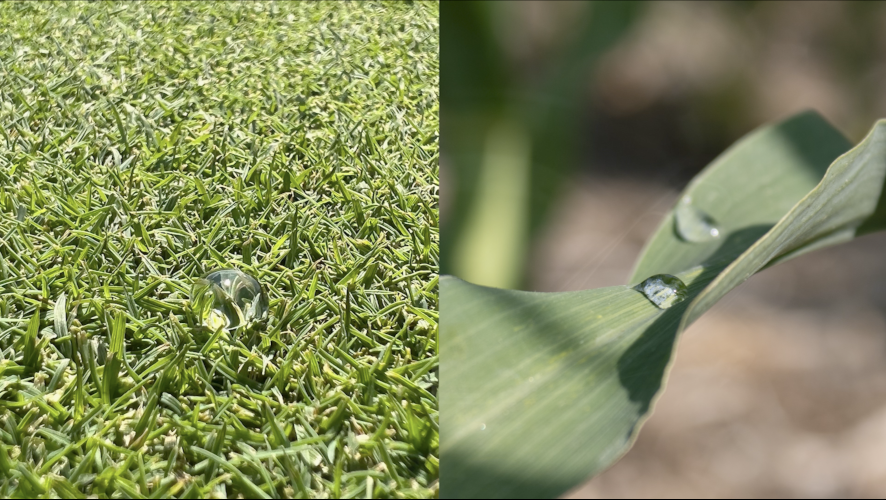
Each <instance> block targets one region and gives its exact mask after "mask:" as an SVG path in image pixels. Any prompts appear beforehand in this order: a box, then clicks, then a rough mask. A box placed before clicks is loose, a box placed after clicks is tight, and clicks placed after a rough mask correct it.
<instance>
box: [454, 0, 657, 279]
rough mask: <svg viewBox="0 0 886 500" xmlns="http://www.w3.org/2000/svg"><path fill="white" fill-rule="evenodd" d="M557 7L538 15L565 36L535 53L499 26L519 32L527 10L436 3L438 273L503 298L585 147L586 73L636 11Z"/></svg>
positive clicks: (610, 5) (612, 6) (618, 5)
mask: <svg viewBox="0 0 886 500" xmlns="http://www.w3.org/2000/svg"><path fill="white" fill-rule="evenodd" d="M554 3H555V5H553V6H548V5H546V6H545V7H544V8H543V9H541V10H539V9H538V8H535V10H536V11H538V12H537V13H539V14H542V13H544V14H545V15H550V14H551V13H552V12H553V13H554V14H555V15H559V16H562V17H564V18H569V19H570V23H569V24H570V26H569V29H568V30H567V32H566V33H565V34H564V33H562V32H557V33H554V34H555V35H556V36H555V37H552V36H550V35H551V34H550V33H548V39H549V40H551V42H550V44H551V45H553V46H549V47H547V49H546V50H543V51H540V52H533V51H532V50H529V51H526V50H524V51H522V52H521V51H520V47H519V44H514V43H508V38H507V36H508V33H507V29H508V27H509V26H511V27H513V26H519V25H522V23H517V22H514V17H515V16H518V15H526V13H527V12H529V13H530V14H531V13H532V11H533V8H532V7H530V8H529V9H527V8H526V4H524V3H522V2H449V3H444V4H442V5H441V8H440V16H441V30H442V31H441V49H440V59H441V65H442V67H443V69H442V72H441V84H440V85H441V98H440V99H441V114H442V116H441V119H442V125H441V140H442V143H441V146H442V147H441V152H442V157H443V162H444V163H445V164H444V169H447V170H448V172H446V173H444V175H448V177H447V178H446V180H445V181H444V183H445V184H446V186H447V187H446V189H447V190H450V192H449V193H448V194H447V195H446V196H447V200H448V204H447V205H446V206H445V207H444V215H443V217H444V219H443V232H444V234H445V236H444V237H443V238H442V244H443V246H444V248H443V250H442V252H441V254H442V261H441V264H440V266H441V272H442V273H444V274H454V275H456V276H459V277H461V278H463V279H465V280H467V281H470V282H473V283H477V284H481V285H486V286H495V287H500V288H517V287H520V286H521V285H522V284H523V282H524V275H525V260H526V254H527V247H528V243H529V241H530V240H531V238H532V235H533V234H534V232H535V231H536V230H537V229H538V228H539V227H540V225H541V224H540V223H541V222H542V221H543V219H544V215H545V212H546V210H547V209H548V207H549V206H550V204H551V201H552V200H553V199H554V198H555V196H556V195H557V190H558V188H559V187H560V185H561V183H562V182H563V181H564V179H565V178H566V175H565V174H567V173H568V172H569V171H570V170H571V168H572V166H573V164H574V161H573V159H572V158H573V156H574V155H573V153H574V151H575V146H576V142H577V141H579V140H581V139H582V138H581V137H579V136H578V134H577V133H576V131H577V130H578V127H577V126H576V124H577V121H578V119H579V118H580V112H581V111H582V110H583V106H582V105H581V104H582V101H583V100H584V99H585V97H586V95H587V92H586V88H587V82H588V76H589V73H590V70H591V69H592V68H593V66H594V64H595V63H596V61H597V60H598V58H599V57H600V55H601V54H602V53H603V52H604V51H606V50H607V49H608V48H610V47H611V46H612V45H613V43H614V42H615V41H617V40H618V39H619V37H620V36H622V34H623V33H625V32H626V30H627V28H628V27H629V26H630V25H631V23H632V22H633V21H634V20H635V19H636V18H637V16H638V13H639V11H640V10H641V8H642V7H643V4H640V3H637V2H594V3H572V2H554ZM538 5H539V6H540V3H538ZM554 25H557V23H554ZM549 26H550V24H549ZM536 31H537V32H543V31H544V29H538V30H536ZM511 36H513V34H511ZM519 36H520V37H522V36H527V37H529V36H532V32H531V31H530V32H527V33H521V34H519ZM536 36H543V35H538V33H536ZM515 45H517V47H516V49H515ZM536 45H537V44H536ZM526 46H530V47H532V46H533V44H528V45H524V47H526Z"/></svg>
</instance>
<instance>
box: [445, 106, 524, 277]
mask: <svg viewBox="0 0 886 500" xmlns="http://www.w3.org/2000/svg"><path fill="white" fill-rule="evenodd" d="M520 125H521V124H520V122H519V121H515V120H503V121H501V122H500V123H499V124H497V125H495V126H494V127H493V128H491V129H490V130H489V133H488V134H487V136H486V148H485V153H484V156H483V163H482V164H481V166H480V174H479V178H478V180H477V186H476V190H477V191H476V197H477V200H476V202H475V205H474V209H473V210H471V212H469V213H468V217H467V220H466V221H465V223H464V229H463V233H464V234H463V235H462V237H461V239H460V240H459V245H458V247H456V249H455V252H456V253H455V263H454V265H455V268H456V269H458V271H459V273H461V274H462V275H464V276H470V277H471V281H472V282H474V283H476V284H478V285H485V286H494V287H498V288H514V287H517V286H519V284H520V283H519V277H520V275H521V273H522V266H523V261H524V258H525V254H526V247H527V243H528V242H527V236H528V235H527V232H528V227H527V224H526V221H527V219H528V213H527V212H528V211H529V203H528V202H529V189H530V186H529V174H530V169H529V168H530V162H531V157H530V149H529V147H530V143H529V137H528V136H527V133H526V131H525V130H523V129H522V128H520Z"/></svg>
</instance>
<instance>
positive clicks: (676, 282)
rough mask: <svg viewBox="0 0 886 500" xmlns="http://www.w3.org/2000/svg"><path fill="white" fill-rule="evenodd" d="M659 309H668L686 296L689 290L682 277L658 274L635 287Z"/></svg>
mask: <svg viewBox="0 0 886 500" xmlns="http://www.w3.org/2000/svg"><path fill="white" fill-rule="evenodd" d="M634 290H637V291H639V292H640V293H642V294H643V295H645V296H646V298H647V299H649V300H650V301H651V302H652V303H653V304H655V305H656V306H658V308H659V309H667V308H669V307H672V306H674V305H676V304H679V303H680V302H683V299H685V298H686V295H688V293H689V291H688V289H687V288H686V285H685V284H684V283H683V282H682V281H680V278H678V277H676V276H671V275H670V274H656V275H655V276H651V277H649V278H647V279H646V281H644V282H643V283H640V284H639V285H637V286H635V287H634Z"/></svg>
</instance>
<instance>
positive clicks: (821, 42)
mask: <svg viewBox="0 0 886 500" xmlns="http://www.w3.org/2000/svg"><path fill="white" fill-rule="evenodd" d="M440 10H441V54H440V58H441V64H442V70H441V89H440V92H441V93H440V95H441V107H440V109H441V111H440V113H441V136H440V137H441V143H440V144H441V178H442V180H441V186H442V188H441V218H442V232H443V236H442V241H441V244H442V245H443V248H442V251H441V254H442V255H441V257H442V262H441V272H442V273H444V274H453V275H456V276H459V277H460V278H462V279H465V280H467V281H471V282H475V283H479V284H484V285H491V286H497V287H503V288H519V289H528V290H538V291H563V290H579V289H588V288H597V287H603V286H612V285H622V284H625V283H626V280H627V279H628V276H629V273H630V271H631V267H632V266H633V263H634V261H635V260H636V258H637V256H638V254H639V252H640V250H641V249H642V247H643V244H644V243H645V240H646V239H647V238H648V237H649V235H650V234H651V233H652V232H653V231H654V230H655V229H656V227H657V226H658V224H659V222H660V221H661V218H662V217H663V216H664V214H665V213H666V212H667V211H668V210H669V209H670V208H671V207H672V206H673V204H674V203H675V202H676V200H677V195H678V194H679V192H680V191H681V190H682V189H683V188H684V187H685V185H686V184H687V183H688V182H689V180H690V179H691V178H692V177H693V176H694V175H695V174H696V173H698V171H700V170H701V169H702V168H704V166H705V165H707V164H708V163H709V162H710V161H711V160H712V159H714V158H715V157H716V156H717V155H718V154H720V153H721V152H722V151H723V150H724V149H725V148H727V147H728V146H730V145H731V144H732V143H734V142H735V141H736V140H738V139H739V138H740V137H741V136H743V135H744V134H746V133H747V132H749V131H751V130H753V129H754V128H756V127H758V126H760V125H762V124H764V123H767V122H771V121H774V120H779V119H782V118H785V117H787V116H789V115H792V114H794V113H797V112H799V111H802V110H805V109H810V108H811V109H815V110H817V111H818V112H820V113H821V114H822V115H824V116H825V117H826V118H827V119H828V120H830V121H831V122H832V123H833V124H834V125H835V126H836V127H837V128H838V129H840V130H841V131H843V133H844V134H845V135H846V136H847V137H848V138H849V139H850V140H851V141H852V142H857V141H859V140H861V139H862V138H863V137H864V135H865V134H866V133H867V131H868V130H869V129H870V128H871V126H872V125H873V123H874V121H875V120H877V119H878V118H886V4H883V3H875V2H649V3H645V2H628V3H620V2H600V3H595V2H444V3H442V4H441V9H440ZM884 248H886V234H874V235H870V236H865V237H864V238H860V239H858V240H856V241H854V242H852V243H850V244H847V245H842V246H839V247H834V248H830V249H826V250H823V251H819V252H815V253H812V254H809V255H806V256H803V257H800V258H798V259H795V260H794V261H791V262H788V263H785V264H782V265H779V266H776V267H774V268H772V269H768V270H766V271H764V272H763V273H761V274H759V275H758V276H754V277H753V278H752V279H751V280H749V281H748V282H747V283H745V284H744V285H742V286H740V287H739V288H738V289H736V290H734V291H733V292H731V293H730V294H729V295H728V296H727V297H726V298H725V299H724V300H723V301H722V302H721V303H719V304H718V305H717V306H715V307H714V308H713V309H712V310H711V311H709V312H708V313H707V314H706V315H705V316H703V317H702V318H701V319H700V320H699V321H698V322H697V323H695V324H694V325H693V326H692V327H691V328H690V329H689V330H688V331H687V332H686V334H685V335H684V337H683V338H682V339H681V340H680V342H679V344H678V347H677V357H676V362H675V364H674V369H673V371H672V373H671V376H670V378H669V382H668V388H667V390H666V391H665V392H664V394H663V395H662V397H661V399H660V400H659V402H658V403H657V405H656V409H655V413H654V414H653V416H652V417H651V419H650V420H649V422H648V423H647V424H646V426H645V427H644V429H643V432H642V433H641V434H640V437H639V439H638V441H637V443H636V445H635V446H634V448H633V449H632V450H631V451H630V452H629V453H628V454H627V455H626V456H625V457H624V459H622V460H621V461H620V462H618V463H617V464H616V465H615V466H613V467H612V468H611V469H609V470H608V471H606V472H604V473H603V474H601V475H600V476H598V477H596V478H594V479H593V480H591V481H590V482H588V483H587V484H586V485H583V486H581V487H579V488H577V489H576V490H575V491H573V492H572V493H570V494H569V495H568V496H570V497H575V498H579V497H604V498H619V497H665V498H667V497H688V498H692V497H773V496H788V497H882V496H883V494H884V493H886V462H884V461H883V460H882V450H883V449H886V334H884V333H886V314H884V312H886V259H884V258H883V255H886V253H884ZM444 342H445V339H444ZM444 364H445V360H444ZM442 411H446V410H445V408H443V410H442ZM552 425H556V423H555V422H552ZM443 467H445V464H444V465H443Z"/></svg>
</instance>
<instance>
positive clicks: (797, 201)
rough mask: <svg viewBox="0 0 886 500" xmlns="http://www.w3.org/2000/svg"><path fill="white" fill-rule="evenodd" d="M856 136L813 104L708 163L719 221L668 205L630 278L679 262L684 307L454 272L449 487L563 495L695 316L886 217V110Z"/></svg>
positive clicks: (446, 447) (707, 200) (447, 332)
mask: <svg viewBox="0 0 886 500" xmlns="http://www.w3.org/2000/svg"><path fill="white" fill-rule="evenodd" d="M848 148H849V144H848V143H847V142H846V140H845V139H844V138H843V137H842V136H841V135H840V134H839V133H838V132H837V131H836V130H834V129H833V128H832V127H831V126H830V125H828V124H827V123H826V122H825V121H824V120H823V119H822V118H821V117H820V116H818V115H817V114H814V113H804V114H801V115H798V116H796V117H793V118H791V119H789V120H787V121H785V122H782V123H780V124H777V125H774V126H768V127H764V128H762V129H760V130H758V131H755V132H753V133H752V134H750V135H749V136H747V137H746V138H744V139H742V140H741V141H739V142H738V143H736V144H735V145H734V146H733V147H731V148H730V149H729V150H727V151H726V152H724V153H723V154H722V155H721V156H720V157H719V158H718V159H717V160H715V161H714V162H713V163H712V164H711V165H710V166H709V167H708V168H706V169H705V170H704V171H703V172H702V173H700V174H699V175H698V176H697V177H696V179H694V180H693V181H692V183H691V184H690V185H689V186H688V187H687V189H686V191H685V193H684V196H685V195H688V196H690V197H691V199H692V203H693V205H695V206H696V207H697V208H699V209H700V210H702V211H704V212H706V213H707V214H709V215H710V216H711V217H712V218H713V219H714V221H715V222H716V224H717V226H718V228H719V230H720V236H719V237H718V238H716V239H714V240H713V241H710V242H707V243H687V242H684V241H683V240H681V239H680V238H679V236H678V235H677V233H676V230H675V222H674V215H673V212H672V213H669V214H668V215H667V216H666V217H665V219H664V221H663V223H662V225H661V227H660V228H659V229H658V231H657V232H656V233H655V235H654V236H653V237H652V239H651V240H650V242H649V244H648V245H647V247H646V249H645V250H644V252H643V255H642V257H641V258H640V260H639V261H638V263H637V265H636V268H635V272H634V273H633V277H632V280H631V283H632V284H633V283H637V282H639V281H642V280H643V279H645V278H647V277H649V276H651V275H654V274H672V275H676V276H677V277H679V278H680V279H681V280H682V281H683V282H684V283H686V285H687V286H688V296H687V299H685V300H684V301H683V302H681V303H679V304H677V305H676V306H674V307H671V308H670V309H665V310H663V309H658V308H657V307H656V306H655V305H653V304H652V303H651V302H650V301H649V300H647V299H646V297H645V296H644V295H643V294H641V293H639V292H637V291H635V290H634V289H632V288H631V287H629V286H616V287H609V288H602V289H596V290H587V291H580V292H566V293H531V292H520V291H509V290H498V289H492V288H484V287H480V286H476V285H472V284H469V283H465V282H463V281H460V280H458V279H456V278H453V277H444V278H443V279H441V280H440V290H441V295H442V297H441V304H442V310H441V314H442V317H443V318H444V319H443V321H442V323H441V329H442V332H441V335H442V337H443V344H442V346H443V347H442V352H441V358H442V360H443V366H442V367H441V373H440V376H441V384H440V398H441V407H442V408H443V411H442V415H441V422H440V424H441V449H440V452H441V463H442V469H441V474H442V477H441V485H442V488H443V491H442V494H443V495H444V496H445V497H457V498H461V497H551V496H557V495H560V494H562V493H564V492H565V491H567V490H568V489H570V488H572V487H574V486H576V485H578V484H579V483H581V482H582V481H584V480H585V479H587V478H588V477H590V476H592V475H594V474H596V473H599V472H601V471H602V470H604V469H605V468H606V467H608V466H609V465H611V464H612V463H614V462H615V461H616V460H617V459H618V458H620V457H621V456H622V455H623V454H624V453H625V452H627V450H628V449H629V448H630V446H631V444H632V443H633V442H634V440H635V439H636V436H637V433H638V431H639V429H640V427H641V426H642V424H643V422H644V421H645V419H646V418H647V417H648V415H649V413H650V410H651V408H652V405H653V403H654V400H655V397H656V395H657V394H658V393H659V391H660V389H661V388H662V387H663V384H664V382H665V380H666V376H667V371H668V366H669V364H670V362H671V355H672V351H673V346H674V343H675V342H676V339H677V336H678V335H679V333H680V332H682V331H683V329H685V328H686V327H687V326H688V325H689V324H690V323H691V322H692V321H694V320H695V319H697V318H698V317H699V316H700V315H701V314H703V313H704V312H705V311H706V310H707V309H709V308H710V307H711V306H712V305H713V304H714V303H716V301H717V300H719V299H720V298H721V297H722V296H723V295H725V294H726V293H728V292H729V290H731V289H732V288H734V287H735V286H737V285H738V284H740V283H742V282H743V281H744V280H746V279H747V278H748V277H750V276H751V275H752V274H754V273H755V272H757V271H759V270H760V269H763V268H764V267H766V266H768V265H772V264H774V263H777V262H780V261H783V260H786V259H789V258H791V257H794V256H796V255H799V254H801V253H804V252H807V251H810V250H812V249H815V248H819V247H822V246H825V245H830V244H835V243H839V242H843V241H847V240H849V239H851V238H853V237H854V236H856V235H857V234H862V233H865V232H869V231H872V230H876V229H880V228H882V227H884V223H883V221H884V219H886V208H884V207H882V206H880V205H878V201H879V200H880V197H881V192H882V190H883V184H884V182H883V181H884V174H886V121H881V122H878V123H877V125H876V126H875V127H874V129H873V130H872V132H871V133H870V134H869V135H868V137H867V138H866V139H865V140H864V141H863V142H862V143H861V144H859V145H858V146H857V147H855V148H854V149H852V150H851V151H849V152H848V153H846V154H843V155H842V156H840V157H839V158H837V156H838V155H840V154H841V153H843V152H844V151H846V150H847V149H848ZM835 159H836V160H835ZM832 162H833V163H832ZM828 165H830V168H828ZM825 172H826V173H825Z"/></svg>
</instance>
